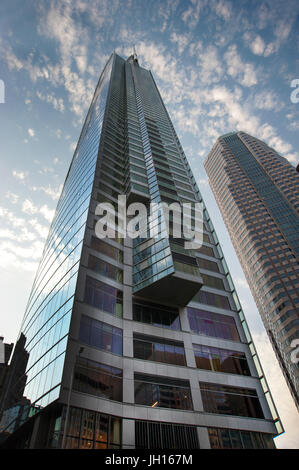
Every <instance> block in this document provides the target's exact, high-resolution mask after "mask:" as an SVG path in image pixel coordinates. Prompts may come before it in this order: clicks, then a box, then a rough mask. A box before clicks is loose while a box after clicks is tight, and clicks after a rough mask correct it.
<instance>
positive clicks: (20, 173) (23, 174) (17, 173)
mask: <svg viewBox="0 0 299 470" xmlns="http://www.w3.org/2000/svg"><path fill="white" fill-rule="evenodd" d="M12 174H13V176H14V177H15V178H16V179H18V180H20V181H24V180H25V178H26V177H27V175H28V172H27V171H16V170H13V172H12Z"/></svg>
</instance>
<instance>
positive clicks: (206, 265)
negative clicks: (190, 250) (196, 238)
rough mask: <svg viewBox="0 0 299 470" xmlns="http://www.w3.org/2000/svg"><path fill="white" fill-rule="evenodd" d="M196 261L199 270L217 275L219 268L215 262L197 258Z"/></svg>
mask: <svg viewBox="0 0 299 470" xmlns="http://www.w3.org/2000/svg"><path fill="white" fill-rule="evenodd" d="M197 261H198V265H199V267H200V268H202V269H207V270H208V271H214V272H216V273H219V267H218V264H217V263H215V261H210V260H209V259H204V258H197Z"/></svg>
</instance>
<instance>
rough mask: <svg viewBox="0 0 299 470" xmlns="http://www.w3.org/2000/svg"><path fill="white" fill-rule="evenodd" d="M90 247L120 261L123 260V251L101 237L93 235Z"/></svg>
mask: <svg viewBox="0 0 299 470" xmlns="http://www.w3.org/2000/svg"><path fill="white" fill-rule="evenodd" d="M90 247H91V248H92V249H93V250H96V251H98V252H99V253H103V255H106V256H109V258H112V259H114V260H115V261H118V262H119V263H122V262H123V252H122V251H121V250H118V249H117V248H115V247H114V246H112V245H109V244H108V243H105V242H104V241H103V240H101V239H100V238H97V237H91V243H90Z"/></svg>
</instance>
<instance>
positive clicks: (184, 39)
mask: <svg viewBox="0 0 299 470" xmlns="http://www.w3.org/2000/svg"><path fill="white" fill-rule="evenodd" d="M170 41H171V42H173V43H176V44H177V48H178V53H179V54H182V53H183V52H184V50H185V49H186V47H187V46H188V44H189V36H188V34H178V33H176V32H172V33H171V36H170Z"/></svg>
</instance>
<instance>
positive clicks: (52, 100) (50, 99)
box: [36, 91, 64, 113]
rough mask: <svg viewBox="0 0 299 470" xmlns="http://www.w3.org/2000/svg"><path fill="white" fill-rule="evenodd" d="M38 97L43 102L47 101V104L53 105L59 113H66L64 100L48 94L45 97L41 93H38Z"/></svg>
mask: <svg viewBox="0 0 299 470" xmlns="http://www.w3.org/2000/svg"><path fill="white" fill-rule="evenodd" d="M36 95H37V97H38V98H39V99H40V100H41V101H46V102H47V103H49V104H51V105H52V106H53V107H54V109H56V110H57V111H60V112H61V113H63V112H64V102H63V99H62V98H57V97H56V96H54V93H47V94H46V95H43V94H42V93H41V92H40V91H37V92H36Z"/></svg>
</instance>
